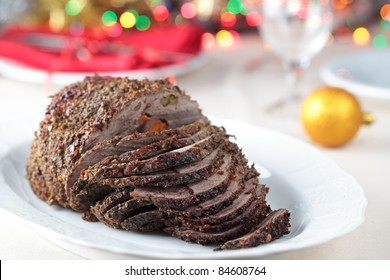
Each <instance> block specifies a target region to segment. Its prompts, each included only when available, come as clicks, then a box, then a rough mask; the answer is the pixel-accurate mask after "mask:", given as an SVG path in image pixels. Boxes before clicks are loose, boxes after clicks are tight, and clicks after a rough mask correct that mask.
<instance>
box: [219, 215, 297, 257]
mask: <svg viewBox="0 0 390 280" xmlns="http://www.w3.org/2000/svg"><path fill="white" fill-rule="evenodd" d="M289 227H290V214H289V212H288V211H287V210H286V209H279V210H276V211H274V212H272V213H270V214H269V215H268V216H267V217H266V218H265V219H263V221H262V222H261V223H260V224H259V225H258V226H257V227H256V228H255V229H254V230H252V231H251V232H250V233H248V234H246V235H243V236H241V237H239V238H237V239H233V240H229V241H227V242H225V243H224V244H223V245H221V246H219V247H217V248H216V250H224V249H237V248H248V247H255V246H258V245H260V244H264V243H268V242H271V241H272V240H275V239H277V238H280V237H282V236H283V235H285V234H287V233H289Z"/></svg>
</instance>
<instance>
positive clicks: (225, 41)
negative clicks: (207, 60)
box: [216, 30, 234, 48]
mask: <svg viewBox="0 0 390 280" xmlns="http://www.w3.org/2000/svg"><path fill="white" fill-rule="evenodd" d="M216 38H217V43H218V44H219V45H220V46H221V47H224V48H228V47H231V46H233V44H234V36H233V34H232V33H230V32H229V31H227V30H220V31H218V33H217V36H216Z"/></svg>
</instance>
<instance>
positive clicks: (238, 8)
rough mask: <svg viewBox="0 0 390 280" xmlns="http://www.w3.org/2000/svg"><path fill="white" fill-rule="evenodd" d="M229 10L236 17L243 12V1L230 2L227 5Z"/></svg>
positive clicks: (230, 0)
mask: <svg viewBox="0 0 390 280" xmlns="http://www.w3.org/2000/svg"><path fill="white" fill-rule="evenodd" d="M227 10H228V11H229V12H231V13H233V14H235V15H237V14H239V13H241V12H243V10H244V4H242V1H241V0H229V2H228V4H227Z"/></svg>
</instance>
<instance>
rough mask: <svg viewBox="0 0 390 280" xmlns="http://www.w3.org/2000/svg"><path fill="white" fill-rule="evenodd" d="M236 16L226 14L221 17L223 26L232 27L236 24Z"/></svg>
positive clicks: (229, 13)
mask: <svg viewBox="0 0 390 280" xmlns="http://www.w3.org/2000/svg"><path fill="white" fill-rule="evenodd" d="M236 21H237V19H236V15H235V14H233V13H231V12H224V13H222V15H221V24H222V26H225V27H232V26H234V25H235V24H236Z"/></svg>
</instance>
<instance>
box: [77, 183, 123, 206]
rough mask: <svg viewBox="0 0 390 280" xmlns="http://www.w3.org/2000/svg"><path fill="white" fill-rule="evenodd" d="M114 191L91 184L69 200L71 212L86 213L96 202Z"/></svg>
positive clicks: (107, 187)
mask: <svg viewBox="0 0 390 280" xmlns="http://www.w3.org/2000/svg"><path fill="white" fill-rule="evenodd" d="M114 191H115V189H113V188H111V187H109V186H101V185H100V184H97V183H93V184H90V185H88V186H87V187H85V188H83V189H82V190H80V191H79V192H77V193H74V195H73V196H72V197H71V198H70V199H69V204H70V205H72V206H73V210H75V211H78V212H85V211H88V210H89V208H90V207H91V206H92V205H94V204H95V203H96V202H98V201H99V200H101V199H102V198H104V197H106V196H107V195H109V194H110V193H112V192H114Z"/></svg>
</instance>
